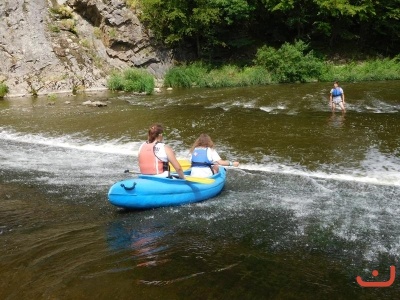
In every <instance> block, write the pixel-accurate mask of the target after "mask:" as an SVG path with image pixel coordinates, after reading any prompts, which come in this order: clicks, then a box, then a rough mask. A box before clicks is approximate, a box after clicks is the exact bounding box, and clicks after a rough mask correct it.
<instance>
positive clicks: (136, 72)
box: [107, 68, 154, 94]
mask: <svg viewBox="0 0 400 300" xmlns="http://www.w3.org/2000/svg"><path fill="white" fill-rule="evenodd" d="M107 87H108V88H109V89H110V90H113V91H125V92H137V93H146V94H151V93H153V91H154V78H153V76H152V75H151V74H150V73H148V72H147V71H145V70H143V69H134V68H130V69H127V70H125V71H123V72H122V73H121V72H115V73H113V74H111V76H110V79H109V80H108V81H107Z"/></svg>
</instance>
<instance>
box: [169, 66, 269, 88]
mask: <svg viewBox="0 0 400 300" xmlns="http://www.w3.org/2000/svg"><path fill="white" fill-rule="evenodd" d="M268 83H271V75H270V74H269V72H268V71H267V70H266V69H265V68H262V67H258V66H256V67H245V68H240V67H238V66H236V65H225V66H223V67H221V68H216V67H215V68H212V67H211V66H208V65H205V64H203V63H201V62H197V63H193V64H191V65H189V66H180V67H175V68H172V69H170V70H169V71H168V72H167V74H166V75H165V79H164V84H165V85H166V86H171V87H185V88H187V87H193V86H198V87H212V88H218V87H234V86H249V85H259V84H268Z"/></svg>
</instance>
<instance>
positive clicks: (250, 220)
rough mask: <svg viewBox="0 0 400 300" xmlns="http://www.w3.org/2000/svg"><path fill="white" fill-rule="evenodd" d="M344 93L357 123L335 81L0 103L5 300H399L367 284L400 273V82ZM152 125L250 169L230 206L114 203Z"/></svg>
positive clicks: (171, 140) (168, 137)
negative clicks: (334, 101) (128, 206)
mask: <svg viewBox="0 0 400 300" xmlns="http://www.w3.org/2000/svg"><path fill="white" fill-rule="evenodd" d="M342 87H343V89H344V91H345V95H346V100H347V101H346V102H347V112H346V114H342V113H341V112H340V111H339V110H338V111H337V112H336V113H335V114H332V113H331V111H330V108H329V107H328V101H327V99H328V93H329V90H330V88H331V84H330V83H310V84H279V85H269V86H264V87H246V88H229V89H196V88H193V89H183V90H179V89H176V90H173V91H164V92H162V93H158V94H154V95H151V96H138V95H131V94H124V93H111V92H102V93H92V94H86V95H79V96H66V95H65V96H62V95H57V96H55V97H46V96H42V97H39V98H15V99H4V100H0V251H1V256H0V275H1V280H0V298H1V299H93V298H98V299H350V298H351V299H396V298H398V294H399V292H400V280H399V276H396V280H395V281H394V283H393V284H392V285H391V286H390V287H386V288H366V287H361V286H360V285H359V284H358V283H357V281H356V277H357V276H361V278H362V279H363V280H364V281H374V282H375V281H376V282H383V281H388V280H389V279H390V275H389V267H390V266H395V267H396V268H397V270H396V271H397V273H399V272H400V268H399V267H400V263H399V256H400V252H399V251H400V150H399V149H400V148H399V145H400V96H399V91H400V81H386V82H368V83H343V86H342ZM87 100H92V101H96V100H100V101H105V102H107V104H108V105H107V106H106V107H87V106H84V105H82V103H83V102H84V101H87ZM153 122H161V123H162V124H163V125H164V126H165V128H166V132H165V141H166V142H167V144H169V145H171V146H172V147H173V148H174V149H175V152H176V154H177V156H178V157H180V158H185V157H187V154H188V149H189V148H190V146H191V144H192V143H193V142H194V140H195V139H196V138H197V136H198V135H199V134H200V133H202V132H206V133H209V134H210V135H211V137H212V139H213V140H214V142H215V144H216V148H217V150H218V152H219V154H220V155H221V157H223V158H224V159H230V160H234V159H235V160H239V161H240V163H241V164H240V167H239V168H229V169H228V170H227V182H226V185H225V188H224V190H223V191H222V193H221V194H220V195H219V196H217V197H215V198H213V199H210V200H207V201H205V202H201V203H197V204H192V205H185V206H179V207H166V208H160V209H153V210H145V211H124V210H121V209H118V208H116V207H114V206H112V205H111V204H109V202H108V200H107V192H108V189H109V187H110V186H111V185H112V184H113V183H114V182H116V181H119V180H121V179H124V178H126V177H127V176H129V175H127V174H125V173H124V172H123V171H124V170H125V169H137V150H138V147H139V145H140V144H141V142H142V141H143V140H145V139H146V133H147V128H148V126H149V125H150V124H152V123H153ZM373 270H378V271H379V274H378V275H377V276H376V277H374V276H373V275H372V272H373ZM375 275H376V274H375Z"/></svg>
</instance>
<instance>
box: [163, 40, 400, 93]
mask: <svg viewBox="0 0 400 300" xmlns="http://www.w3.org/2000/svg"><path fill="white" fill-rule="evenodd" d="M398 79H400V56H398V57H395V58H392V59H389V58H383V59H371V60H366V61H357V62H356V61H353V62H349V63H345V64H340V65H338V64H336V63H335V62H332V61H328V60H326V59H325V58H321V57H318V56H317V55H315V54H314V52H313V51H312V50H308V46H307V45H306V44H305V43H303V42H301V41H299V42H296V43H295V44H288V43H285V44H284V45H283V46H282V47H281V48H279V49H275V48H272V47H267V46H263V47H261V48H259V49H258V51H257V54H256V55H255V58H254V60H253V62H252V64H251V65H250V66H247V67H238V66H235V65H225V66H222V67H215V66H212V65H209V64H204V63H201V62H195V63H192V64H189V65H184V66H177V67H174V68H172V69H171V70H169V72H168V73H167V74H166V76H165V80H164V85H165V86H169V87H192V86H198V87H233V86H250V85H264V84H270V83H288V82H314V81H321V82H329V81H334V80H338V81H346V82H352V81H371V80H398Z"/></svg>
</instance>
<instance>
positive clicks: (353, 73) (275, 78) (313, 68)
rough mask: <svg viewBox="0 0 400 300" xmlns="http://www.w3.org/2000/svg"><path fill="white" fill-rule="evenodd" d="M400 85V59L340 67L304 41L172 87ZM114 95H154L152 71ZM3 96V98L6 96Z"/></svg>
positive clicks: (199, 72)
mask: <svg viewBox="0 0 400 300" xmlns="http://www.w3.org/2000/svg"><path fill="white" fill-rule="evenodd" d="M399 79H400V55H399V56H397V57H395V58H381V59H379V58H376V59H369V60H364V61H350V62H347V63H341V64H337V63H335V62H334V61H330V60H328V59H326V58H324V57H321V55H316V54H315V53H314V52H313V51H312V50H309V49H308V45H307V44H305V43H304V42H302V41H298V42H296V43H294V44H289V43H285V44H283V45H282V46H281V47H280V48H278V49H276V48H273V47H268V46H263V47H260V48H259V49H258V51H257V53H256V55H255V57H254V59H253V61H252V62H251V63H248V64H247V66H238V65H235V64H225V65H222V66H215V65H212V64H207V63H204V62H201V61H198V62H194V63H191V64H187V65H181V66H176V67H174V68H172V69H170V70H169V71H168V72H167V74H166V75H165V78H164V86H166V87H182V88H190V87H194V86H196V87H211V88H217V87H237V86H252V85H266V84H272V83H293V82H316V81H320V82H332V81H335V80H338V81H340V82H343V81H344V82H354V81H379V80H399ZM108 88H109V89H110V90H122V91H126V92H139V93H146V94H151V93H152V92H153V90H154V79H153V76H152V75H150V74H149V73H148V72H147V71H145V70H141V69H133V68H132V69H127V70H125V71H123V72H119V73H114V74H112V75H111V77H110V79H109V80H108ZM0 96H1V95H0Z"/></svg>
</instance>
